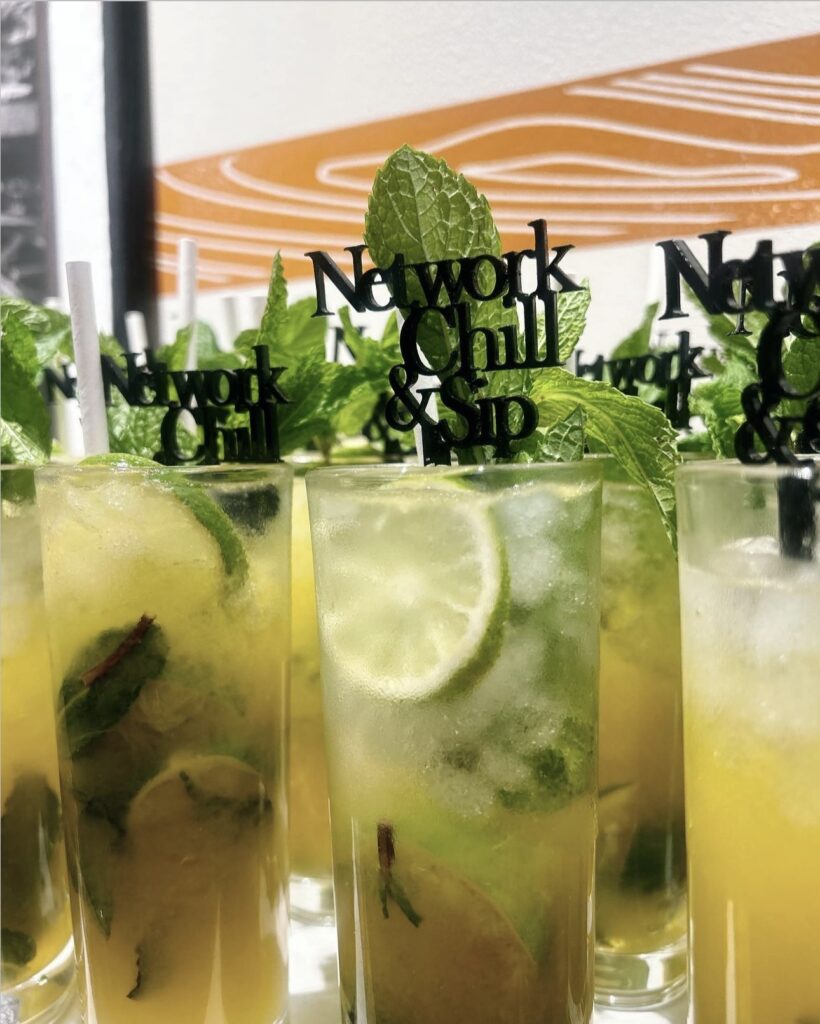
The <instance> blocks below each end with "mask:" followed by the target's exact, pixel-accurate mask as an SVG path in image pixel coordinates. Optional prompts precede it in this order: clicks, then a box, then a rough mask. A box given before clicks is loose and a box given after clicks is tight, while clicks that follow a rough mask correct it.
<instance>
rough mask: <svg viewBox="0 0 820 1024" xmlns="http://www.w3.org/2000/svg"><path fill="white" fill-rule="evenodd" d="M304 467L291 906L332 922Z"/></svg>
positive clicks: (296, 565) (298, 505)
mask: <svg viewBox="0 0 820 1024" xmlns="http://www.w3.org/2000/svg"><path fill="white" fill-rule="evenodd" d="M304 472H305V467H304V466H302V467H298V468H297V472H296V475H295V476H294V479H293V568H292V592H293V606H292V615H293V651H292V659H291V720H290V829H289V844H290V873H291V882H290V902H291V912H292V913H293V914H294V915H295V916H297V917H301V918H306V919H331V918H332V916H333V891H332V881H331V876H332V872H333V858H332V854H331V849H330V816H329V809H328V804H329V798H328V791H327V758H326V756H325V730H324V715H323V713H322V690H321V686H320V684H319V634H318V628H317V625H316V591H315V588H314V584H313V550H312V547H311V543H310V521H309V519H308V505H307V491H306V490H305V477H304Z"/></svg>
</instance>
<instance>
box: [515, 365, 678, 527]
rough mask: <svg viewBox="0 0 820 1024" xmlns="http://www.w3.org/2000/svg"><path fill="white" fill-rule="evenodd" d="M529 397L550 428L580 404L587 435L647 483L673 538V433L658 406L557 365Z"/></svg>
mask: <svg viewBox="0 0 820 1024" xmlns="http://www.w3.org/2000/svg"><path fill="white" fill-rule="evenodd" d="M530 397H531V398H532V399H533V401H534V402H535V403H536V404H537V405H538V411H539V424H540V426H541V427H542V428H543V429H549V428H550V427H552V426H554V425H556V424H557V423H559V422H560V421H561V420H564V419H566V418H567V417H568V416H570V415H571V414H572V413H573V412H574V411H575V410H576V409H578V408H580V409H581V410H582V411H583V413H584V415H585V417H586V429H587V433H588V434H589V436H590V438H592V439H594V440H595V441H596V442H598V444H600V445H601V446H602V447H604V448H605V449H606V450H607V451H609V452H611V454H612V455H613V456H614V458H615V460H616V461H617V462H618V464H619V465H620V466H621V467H622V468H623V469H624V471H625V472H626V473H627V475H628V476H629V477H630V478H631V479H632V480H634V481H635V482H636V483H638V484H641V485H642V486H644V487H648V488H649V490H650V492H651V493H652V497H653V498H654V500H655V504H656V505H657V507H658V510H659V511H660V514H661V517H662V519H663V522H664V526H665V528H666V531H667V533H668V534H669V536H670V539H671V540H672V543H673V544H674V543H675V539H674V538H675V488H674V471H675V465H676V464H677V461H678V456H677V453H676V450H675V440H676V434H675V431H674V429H673V427H672V425H671V424H670V423H669V420H667V418H666V417H665V416H664V414H663V413H662V412H661V411H660V409H656V408H655V407H654V406H651V405H647V404H646V403H645V402H643V401H642V400H641V399H640V398H636V397H634V396H630V395H623V394H621V392H620V391H617V390H616V389H615V388H613V387H612V385H611V384H607V383H605V382H604V381H595V380H585V379H584V378H582V377H575V376H574V375H573V374H571V373H568V372H567V371H566V370H564V369H562V368H561V367H549V368H547V369H544V370H541V371H540V372H539V373H538V376H537V377H535V379H534V381H533V387H532V391H531V393H530Z"/></svg>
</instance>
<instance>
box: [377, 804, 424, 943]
mask: <svg viewBox="0 0 820 1024" xmlns="http://www.w3.org/2000/svg"><path fill="white" fill-rule="evenodd" d="M376 844H377V847H378V855H379V900H380V902H381V906H382V914H383V916H384V917H385V918H389V917H390V908H389V903H390V902H391V901H392V902H393V903H395V904H396V906H397V907H398V908H399V910H400V911H401V912H402V913H403V914H404V916H405V917H406V918H407V920H408V921H409V922H410V924H412V925H413V927H414V928H418V926H419V925H420V924H421V922H422V918H421V917H420V915H419V914H417V913H416V911H415V909H414V908H413V905H412V903H411V902H410V900H409V899H408V898H407V893H405V891H404V888H403V887H402V885H401V883H400V882H399V881H398V879H397V878H396V877H395V874H394V872H393V865H394V863H395V860H396V844H395V837H394V835H393V826H392V825H385V824H384V823H379V825H378V826H377V827H376Z"/></svg>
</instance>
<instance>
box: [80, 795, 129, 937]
mask: <svg viewBox="0 0 820 1024" xmlns="http://www.w3.org/2000/svg"><path fill="white" fill-rule="evenodd" d="M77 832H78V835H77V838H76V841H75V842H74V843H73V844H71V845H69V849H72V848H73V849H74V850H76V855H77V860H76V862H75V860H74V857H72V856H69V857H68V870H69V875H71V876H72V879H71V880H72V883H73V884H74V887H75V888H76V889H77V890H78V891H80V892H81V893H82V895H83V897H84V898H85V900H86V902H87V903H88V905H89V907H90V908H91V912H92V914H93V915H94V919H95V921H96V922H97V924H98V925H99V926H100V928H101V930H102V932H103V934H104V935H106V936H108V935H110V934H111V921H112V919H113V917H114V873H115V867H116V858H115V856H113V853H114V851H116V849H117V847H118V845H119V844H120V842H121V841H122V832H121V830H120V828H118V827H117V826H115V825H114V824H112V823H111V822H110V821H108V820H106V818H104V817H101V816H99V815H97V814H95V813H93V812H90V811H89V810H88V808H84V809H83V810H81V811H80V814H79V817H78V821H77ZM77 876H79V877H77Z"/></svg>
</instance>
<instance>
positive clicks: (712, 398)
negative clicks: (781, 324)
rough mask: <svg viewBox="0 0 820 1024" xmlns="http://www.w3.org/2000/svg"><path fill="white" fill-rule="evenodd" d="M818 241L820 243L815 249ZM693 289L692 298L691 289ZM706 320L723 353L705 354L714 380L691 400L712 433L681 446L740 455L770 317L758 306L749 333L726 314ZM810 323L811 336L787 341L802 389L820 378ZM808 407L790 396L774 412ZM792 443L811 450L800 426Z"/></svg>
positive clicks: (789, 371) (748, 317)
mask: <svg viewBox="0 0 820 1024" xmlns="http://www.w3.org/2000/svg"><path fill="white" fill-rule="evenodd" d="M818 245H820V243H816V244H815V245H814V246H811V247H810V248H812V249H813V248H816V247H817V246H818ZM689 294H690V297H691V292H690V293H689ZM706 321H707V324H708V327H709V333H710V334H711V336H712V338H713V339H714V341H715V342H717V345H718V352H717V354H710V355H709V356H704V357H703V358H702V359H701V363H702V365H703V367H704V369H706V370H708V371H709V372H710V373H711V374H712V380H709V381H705V382H703V383H702V384H699V385H697V386H696V387H695V388H693V390H692V395H691V397H690V399H689V407H690V409H691V411H692V413H693V414H694V415H696V416H700V417H701V418H702V419H703V423H704V426H705V427H706V437H705V438H703V437H696V438H695V440H694V442H692V441H691V440H690V439H685V440H684V442H683V444H682V445H681V447H682V448H683V449H684V450H687V449H688V450H696V451H707V452H708V451H711V452H712V453H713V454H715V455H717V456H718V458H734V457H735V444H734V439H735V434H736V433H737V430H738V427H740V426H741V424H742V423H743V422H744V421H745V419H746V417H745V414H744V412H743V407H742V405H741V394H742V392H743V389H744V388H745V387H746V386H747V385H749V384H752V383H754V382H755V381H756V380H758V379H759V376H758V372H757V345H758V342H759V340H760V335H761V332H762V331H763V328H764V327H765V326H766V323H767V317H766V314H765V313H761V312H758V311H757V310H751V311H749V312H748V313H746V314H744V323H745V328H746V330H747V331H749V332H750V333H749V334H734V333H733V332H734V330H735V326H736V325H735V319H734V317H730V316H727V315H725V314H717V315H706ZM804 327H805V328H806V330H807V331H808V332H809V335H808V336H807V337H800V336H797V335H795V336H792V337H790V338H789V339H788V340H787V341H786V344H785V346H784V349H783V373H784V375H785V377H786V379H787V380H788V381H789V383H790V384H791V386H792V387H793V388H794V389H795V390H796V391H798V392H803V393H808V392H810V391H812V390H814V389H815V388H817V386H818V383H820V344H818V339H817V337H816V336H813V335H812V333H811V332H812V331H813V330H814V328H813V327H812V326H811V325H810V324H809V323H805V324H804ZM806 409H807V401H806V400H805V399H788V400H786V401H783V402H781V403H780V405H778V406H777V408H776V409H775V410H774V414H775V415H776V416H782V415H789V416H796V417H797V418H798V419H800V420H802V418H803V416H804V415H805V413H806ZM790 442H791V444H790V446H791V447H792V448H793V449H794V450H796V451H798V452H799V451H807V448H806V446H805V445H804V443H803V441H802V439H801V438H800V437H799V435H797V432H796V430H795V431H793V436H792V437H791V439H790Z"/></svg>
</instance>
